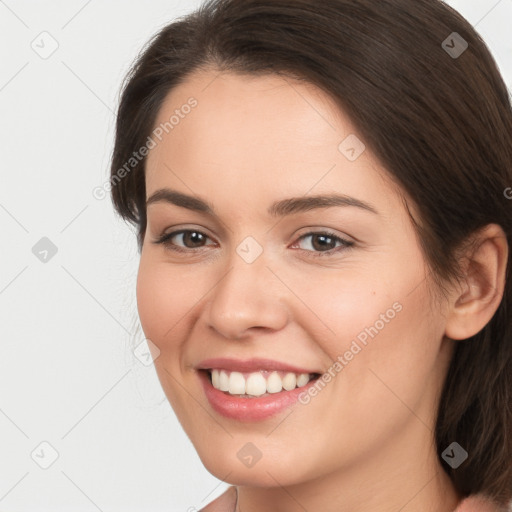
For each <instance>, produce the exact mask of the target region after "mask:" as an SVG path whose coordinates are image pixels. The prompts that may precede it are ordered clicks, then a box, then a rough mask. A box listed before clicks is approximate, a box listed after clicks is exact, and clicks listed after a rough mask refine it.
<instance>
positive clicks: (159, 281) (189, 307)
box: [137, 251, 205, 351]
mask: <svg viewBox="0 0 512 512" xmlns="http://www.w3.org/2000/svg"><path fill="white" fill-rule="evenodd" d="M201 282H203V280H201V279H198V277H197V273H196V274H195V275H192V274H190V275H187V272H186V271H183V270H180V269H178V268H177V267H173V266H171V265H168V264H167V265H166V264H165V262H162V261H161V260H157V259H156V258H153V257H152V256H151V254H147V253H146V254H145V253H144V251H143V253H142V255H141V259H140V264H139V270H138V274H137V309H138V312H139V317H140V321H141V325H142V328H143V331H144V333H145V335H146V337H147V338H149V339H151V340H152V341H153V342H154V343H155V344H157V345H158V346H159V348H160V350H162V351H164V350H166V349H168V346H169V345H172V344H173V340H178V339H179V332H180V330H182V329H183V328H184V327H185V324H186V322H184V320H185V318H188V317H190V315H193V306H194V304H196V303H197V302H198V300H199V298H200V297H201V296H202V295H203V294H204V293H205V292H204V291H203V290H202V289H201Z"/></svg>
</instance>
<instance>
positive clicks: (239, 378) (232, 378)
mask: <svg viewBox="0 0 512 512" xmlns="http://www.w3.org/2000/svg"><path fill="white" fill-rule="evenodd" d="M228 391H229V394H230V395H244V394H245V378H244V376H243V375H242V374H241V373H240V372H231V374H230V375H229V390H228Z"/></svg>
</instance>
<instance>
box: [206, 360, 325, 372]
mask: <svg viewBox="0 0 512 512" xmlns="http://www.w3.org/2000/svg"><path fill="white" fill-rule="evenodd" d="M196 369H197V370H212V369H219V370H230V371H239V372H256V371H259V370H274V371H284V372H291V373H298V374H300V373H321V372H317V371H315V370H311V369H308V368H301V367H299V366H294V365H291V364H288V363H282V362H280V361H275V360H273V359H262V358H253V359H233V358H229V357H217V358H212V359H205V360H203V361H201V362H200V363H199V364H198V365H197V366H196Z"/></svg>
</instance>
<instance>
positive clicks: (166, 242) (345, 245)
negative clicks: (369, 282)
mask: <svg viewBox="0 0 512 512" xmlns="http://www.w3.org/2000/svg"><path fill="white" fill-rule="evenodd" d="M184 233H199V234H201V235H203V236H205V237H207V238H209V237H208V235H205V234H204V233H202V232H201V231H198V230H196V229H182V230H180V231H173V232H172V233H167V234H164V235H162V236H161V237H159V238H158V239H157V240H154V242H153V243H155V244H162V245H163V246H164V247H165V248H166V249H169V250H171V251H175V252H179V253H190V252H197V251H196V250H195V249H191V248H183V247H180V246H177V245H174V244H171V243H170V239H171V238H173V237H175V236H176V235H181V234H184ZM314 235H322V236H327V237H328V238H332V239H333V240H334V241H336V242H341V247H337V248H334V249H329V250H328V251H310V250H307V249H299V250H301V251H305V252H309V253H312V256H313V257H315V258H318V257H320V258H321V257H325V256H333V255H334V254H336V253H338V252H340V251H341V250H346V249H350V248H351V247H352V246H353V245H354V242H351V241H349V240H345V239H344V238H340V237H339V236H337V235H335V234H334V233H331V232H329V231H312V232H309V233H306V234H304V235H301V236H300V237H299V238H298V240H302V239H303V238H306V237H308V236H314ZM202 248H203V247H199V248H198V249H202Z"/></svg>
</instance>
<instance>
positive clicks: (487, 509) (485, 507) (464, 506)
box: [454, 494, 509, 512]
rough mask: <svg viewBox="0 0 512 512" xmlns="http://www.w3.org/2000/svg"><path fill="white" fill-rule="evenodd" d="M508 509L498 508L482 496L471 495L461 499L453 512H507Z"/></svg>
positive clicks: (498, 506) (494, 503)
mask: <svg viewBox="0 0 512 512" xmlns="http://www.w3.org/2000/svg"><path fill="white" fill-rule="evenodd" d="M508 511H509V509H507V508H506V507H502V506H500V505H499V504H498V503H496V502H495V501H493V500H492V499H491V498H488V497H487V496H484V495H483V494H471V495H470V496H468V497H466V498H465V499H463V500H462V501H461V502H460V503H459V506H458V507H457V508H456V509H455V510H454V512H508Z"/></svg>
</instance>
